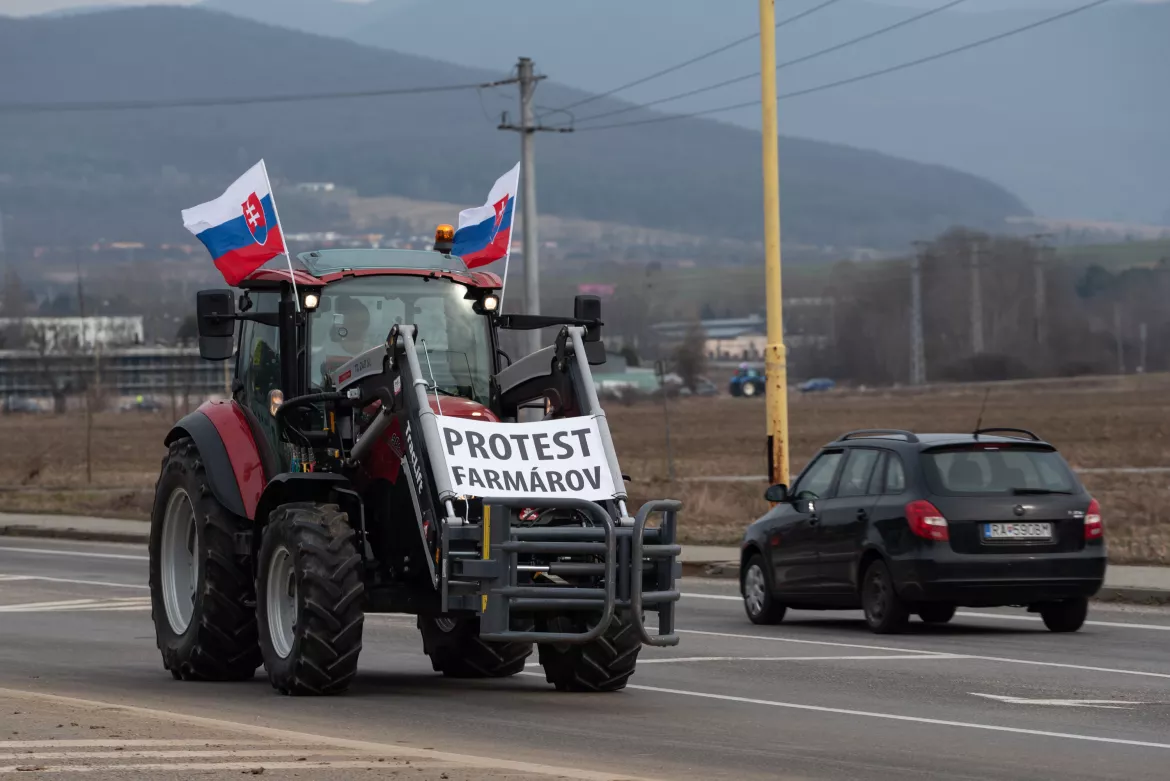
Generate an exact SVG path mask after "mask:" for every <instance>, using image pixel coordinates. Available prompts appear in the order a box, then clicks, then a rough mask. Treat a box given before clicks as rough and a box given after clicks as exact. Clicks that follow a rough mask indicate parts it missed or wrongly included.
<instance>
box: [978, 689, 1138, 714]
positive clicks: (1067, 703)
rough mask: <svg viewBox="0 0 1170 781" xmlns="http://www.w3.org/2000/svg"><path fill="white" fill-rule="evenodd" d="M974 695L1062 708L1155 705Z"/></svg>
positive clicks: (1016, 702) (1112, 701) (1021, 703)
mask: <svg viewBox="0 0 1170 781" xmlns="http://www.w3.org/2000/svg"><path fill="white" fill-rule="evenodd" d="M971 695H972V696H974V697H985V698H987V699H989V700H998V701H1000V702H1006V703H1008V704H1010V705H1047V706H1056V707H1061V708H1106V709H1108V710H1128V709H1129V706H1131V705H1153V703H1150V702H1130V701H1127V700H1046V699H1033V698H1030V697H1008V696H1006V695H1003V694H981V693H979V692H971Z"/></svg>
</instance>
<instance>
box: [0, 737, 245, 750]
mask: <svg viewBox="0 0 1170 781" xmlns="http://www.w3.org/2000/svg"><path fill="white" fill-rule="evenodd" d="M251 745H255V741H248V740H211V739H208V738H175V739H165V740H159V739H154V738H86V739H84V740H0V751H8V750H12V749H14V748H25V749H32V748H106V747H110V746H125V747H127V748H129V747H131V746H133V747H145V746H160V747H161V746H251Z"/></svg>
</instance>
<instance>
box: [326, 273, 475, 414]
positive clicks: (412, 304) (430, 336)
mask: <svg viewBox="0 0 1170 781" xmlns="http://www.w3.org/2000/svg"><path fill="white" fill-rule="evenodd" d="M466 293H467V288H465V287H464V286H463V285H459V284H456V283H455V282H451V281H450V280H447V279H430V278H427V277H412V276H371V277H356V278H353V279H346V280H343V281H341V282H335V283H333V284H331V285H328V286H327V287H325V289H324V290H322V291H321V303H320V304H319V305H318V307H317V310H316V311H315V312H314V313H313V316H312V318H311V319H310V327H309V343H310V347H311V351H312V354H311V359H310V362H309V367H310V369H309V370H310V378H309V379H310V383H311V385H312V386H313V387H315V388H322V387H324V386H325V378H326V377H327V375H328V373H329V372H330V371H333V370H334V369H336V368H337V367H338V366H341V365H342V364H343V363H345V362H346V361H348V360H349V359H350V358H353V357H354V356H356V355H360V354H361V353H363V352H365V351H366V350H369V349H370V348H371V347H374V346H376V345H378V344H381V343H383V342H385V340H386V335H387V334H388V333H389V332H390V329H391V328H392V327H393V326H394V325H395V324H403V323H406V324H411V325H416V326H418V337H417V339H416V341H417V346H418V361H419V365H420V366H421V368H422V372H423V376H424V377H425V378H426V380H427V382H428V383H431V384H432V385H434V386H436V387H437V388H439V391H440V392H447V393H450V394H453V395H457V396H462V397H464V398H469V399H474V400H475V401H478V402H479V403H481V404H487V403H488V392H489V379H490V377H491V374H492V348H491V336H490V334H489V332H488V322H487V318H486V317H484V316H483V315H478V314H476V313H475V312H474V311H473V310H472V303H473V302H472V301H470V300H467V299H465V298H464V294H466Z"/></svg>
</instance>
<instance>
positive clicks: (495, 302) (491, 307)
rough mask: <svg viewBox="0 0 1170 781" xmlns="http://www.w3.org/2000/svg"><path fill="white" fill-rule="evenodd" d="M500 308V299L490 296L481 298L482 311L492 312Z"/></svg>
mask: <svg viewBox="0 0 1170 781" xmlns="http://www.w3.org/2000/svg"><path fill="white" fill-rule="evenodd" d="M499 308H500V299H499V298H498V297H497V296H495V295H492V294H488V295H486V296H484V297H483V311H485V312H494V311H496V310H497V309H499Z"/></svg>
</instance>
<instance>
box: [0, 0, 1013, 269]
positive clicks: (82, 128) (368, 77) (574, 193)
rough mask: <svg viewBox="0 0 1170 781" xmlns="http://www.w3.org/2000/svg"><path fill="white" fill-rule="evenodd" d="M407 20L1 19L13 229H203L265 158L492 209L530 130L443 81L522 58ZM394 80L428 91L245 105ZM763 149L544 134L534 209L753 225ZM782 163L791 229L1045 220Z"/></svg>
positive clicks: (544, 94) (696, 139)
mask: <svg viewBox="0 0 1170 781" xmlns="http://www.w3.org/2000/svg"><path fill="white" fill-rule="evenodd" d="M266 1H269V2H270V0H266ZM606 1H608V0H606ZM686 1H687V2H690V0H686ZM280 5H282V4H280ZM400 5H401V7H400V8H399V10H400V11H401V12H403V13H405V12H407V11H410V10H412V9H413V10H415V11H418V7H417V6H415V5H412V4H411V3H409V2H407V1H406V0H402V2H401V3H400ZM558 5H559V4H558ZM273 7H275V5H274V6H273ZM326 7H328V6H326ZM357 8H358V10H359V11H360V10H366V11H371V10H373V9H372V8H365V9H362V8H361V7H360V6H359V7H357ZM383 10H385V9H384V8H383ZM335 21H336V20H335ZM321 24H322V26H325V22H324V21H322V22H321ZM411 27H412V29H413V31H414V36H415V37H416V38H418V39H420V40H423V39H426V38H428V37H430V38H431V39H432V40H433V45H432V46H429V47H425V48H427V49H428V56H427V57H424V56H421V55H419V54H404V53H400V52H396V51H391V50H387V49H384V48H376V47H372V46H363V45H359V44H357V43H354V42H352V41H349V40H342V39H340V38H334V37H325V36H320V35H314V34H309V33H305V32H300V31H296V30H291V29H282V28H278V27H274V26H271V25H267V24H261V23H259V22H256V21H250V20H246V19H241V18H234V17H231V16H228V15H226V14H224V13H219V12H215V11H212V10H206V9H192V8H172V7H167V8H163V7H149V8H135V9H126V10H115V11H102V12H96V13H90V14H74V15H67V16H56V17H53V18H22V19H10V18H2V17H0V72H3V73H5V74H19V78H5V79H0V124H2V131H0V211H3V212H4V213H5V215H6V218H7V219H6V229H7V230H6V233H7V237H8V240H9V243H10V244H11V245H16V244H20V243H22V242H23V243H24V244H35V243H44V242H67V241H92V240H94V239H96V238H99V237H103V238H108V239H127V238H131V237H137V238H140V239H141V238H148V239H152V240H166V241H189V240H190V237H189V236H188V235H187V234H186V233H185V232H184V231H183V230H182V227H181V224H180V222H179V217H178V213H179V210H180V209H182V208H185V207H188V206H192V205H194V204H196V203H199V202H201V201H203V200H207V199H208V198H210V197H213V196H215V195H218V194H219V193H220V192H222V190H223V188H224V187H225V186H226V185H227V183H228V182H230V181H231V180H232V179H233V178H234V177H235V176H237V175H239V174H240V173H242V172H243V171H244V170H245V169H246V168H247V167H249V166H250V165H251V164H252V163H254V162H255V161H256V160H257V159H259V158H261V157H263V158H264V159H265V160H266V162H267V163H268V168H269V170H270V171H271V172H272V173H273V176H274V178H275V179H277V180H278V181H276V188H277V191H278V193H279V191H280V189H281V187H282V184H283V183H288V182H296V181H306V180H308V181H323V180H324V181H334V182H337V183H338V184H340V185H345V186H348V187H352V188H354V189H356V190H357V191H358V192H359V193H360V194H362V195H385V194H388V195H399V196H406V197H411V198H418V199H426V200H436V201H447V202H452V203H462V204H467V205H475V204H479V203H481V202H482V201H483V198H484V195H485V193H486V192H487V189H488V187H489V186H490V183H491V182H492V181H494V179H495V178H496V177H497V176H498V175H499V174H500V173H502V172H503V171H505V170H507V168H509V167H510V166H511V165H512V164H514V162H515V160H516V159H517V157H518V149H517V147H518V143H517V137H516V136H515V134H512V133H503V132H499V131H498V130H497V128H496V124H497V121H498V109H499V105H497V104H496V98H495V97H494V94H493V93H492V92H491V91H485V94H484V95H480V96H477V94H476V90H474V89H463V90H452V91H438V90H432V89H431V88H436V87H444V86H449V85H467V84H476V83H481V82H486V81H490V80H492V79H495V78H498V77H500V76H501V75H503V72H506V65H505V64H503V63H501V67H500V68H499V69H497V70H495V71H488V70H484V69H474V68H469V67H467V66H464V65H458V64H452V63H450V62H446V61H444V60H445V59H446V58H448V57H450V56H451V55H453V54H454V53H455V52H454V50H453V47H452V46H451V45H450V41H448V40H445V39H444V37H445V31H444V28H443V27H442V26H440V27H438V28H428V27H426V26H415V25H413V24H412V25H411ZM538 39H539V36H535V37H534V38H533V40H538ZM518 50H519V51H524V50H523V49H522V48H520V49H518ZM599 51H600V50H599ZM397 87H403V88H407V87H424V88H427V90H426V91H423V92H421V93H415V94H409V95H399V96H384V97H369V98H361V99H346V100H316V101H309V102H297V103H265V104H254V103H250V102H249V101H248V100H247V98H249V97H252V96H281V95H304V94H308V93H329V92H335V91H347V92H348V91H360V90H377V89H386V88H397ZM539 89H540V91H539V97H540V102H541V104H542V105H558V104H563V103H569V102H574V101H577V100H581V99H583V98H585V97H588V94H587V93H584V92H582V91H580V90H576V89H572V88H569V87H565V86H562V85H559V84H557V83H556V82H554V81H552V80H548V81H545V82H542V83H541V85H540V88H539ZM510 92H511V94H512V95H514V94H515V91H514V88H512V89H511V91H510ZM221 97H229V98H231V97H234V98H239V99H240V105H234V106H205V107H196V108H160V109H154V110H139V109H134V110H87V111H73V112H55V111H48V112H44V111H28V110H24V111H21V110H18V107H16V106H14V105H13V104H46V103H61V102H72V101H82V102H93V101H96V102H103V101H118V100H142V99H147V100H150V99H157V100H161V101H174V100H187V99H205V98H221ZM480 98H483V100H482V102H481V99H480ZM591 105H592V106H593V108H594V109H596V110H600V111H605V110H615V109H617V108H621V107H623V106H625V105H627V104H624V103H621V102H619V101H616V100H612V99H603V100H597V101H595V102H593V103H592V104H591ZM5 107H7V108H5ZM513 116H514V114H513ZM759 144H760V140H759V134H758V133H757V132H754V131H752V130H750V129H745V128H742V127H736V126H733V125H729V124H725V123H721V122H715V121H709V120H699V119H696V120H686V121H678V122H669V123H664V124H663V125H662V127H661V129H660V130H659V131H656V132H650V133H648V132H644V131H643V129H642V128H640V127H634V128H626V129H621V130H615V131H611V132H577V133H572V134H557V133H549V134H541V135H540V137H539V138H538V140H537V148H538V160H539V162H538V172H539V184H538V203H539V208H540V210H541V212H542V213H549V214H556V215H561V216H566V217H583V218H589V219H594V220H604V221H611V222H620V223H627V224H635V225H645V226H648V227H656V228H664V229H669V230H675V231H680V232H686V233H693V234H697V235H707V236H715V237H740V238H754V237H756V236H758V235H759V222H760V212H761V209H762V207H761V197H760V181H759V180H760V175H759ZM781 156H782V159H783V176H782V181H783V198H782V204H783V207H782V208H783V213H784V226H785V238H786V240H787V241H788V242H790V243H797V244H808V245H817V246H825V245H834V246H838V247H878V248H896V249H904V248H905V247H906V246H907V244H908V243H909V242H910V241H912V240H914V239H917V238H922V237H928V236H931V235H933V234H935V233H938V232H939V231H941V230H944V229H946V228H947V227H950V226H951V225H953V224H956V223H964V224H967V225H970V226H972V227H985V228H1001V227H1003V225H1004V220H1005V218H1007V217H1011V216H1019V215H1026V214H1028V213H1029V210H1028V208H1027V207H1026V206H1025V205H1024V203H1023V202H1022V201H1021V200H1020V199H1018V198H1017V197H1016V196H1015V195H1013V194H1012V193H1010V192H1009V191H1007V190H1005V189H1004V188H1002V187H1000V186H999V185H997V184H994V183H992V182H990V181H988V180H986V179H982V178H979V177H977V176H973V175H971V174H967V173H963V172H961V171H958V170H954V169H950V168H946V167H943V166H940V165H932V164H922V163H916V162H911V161H909V160H905V159H899V158H896V157H892V156H888V155H884V154H879V153H875V152H872V151H866V150H863V149H859V148H855V147H850V146H845V145H839V144H829V143H823V142H818V141H811V140H806V139H799V138H792V137H784V138H782V140H781ZM452 217H454V215H452ZM306 229H312V228H311V226H306Z"/></svg>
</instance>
